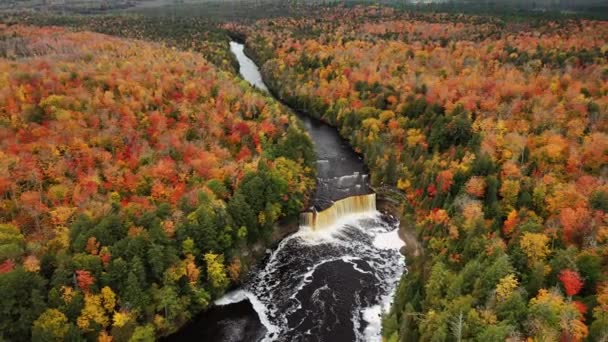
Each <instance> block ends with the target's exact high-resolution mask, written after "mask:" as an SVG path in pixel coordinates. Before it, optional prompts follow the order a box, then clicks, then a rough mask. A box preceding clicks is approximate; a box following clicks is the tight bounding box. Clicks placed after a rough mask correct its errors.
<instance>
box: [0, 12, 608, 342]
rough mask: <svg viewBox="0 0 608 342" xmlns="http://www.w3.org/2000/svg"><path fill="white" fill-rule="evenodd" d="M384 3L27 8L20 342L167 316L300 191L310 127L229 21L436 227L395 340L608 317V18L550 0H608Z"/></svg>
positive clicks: (9, 140) (11, 65)
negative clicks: (232, 43)
mask: <svg viewBox="0 0 608 342" xmlns="http://www.w3.org/2000/svg"><path fill="white" fill-rule="evenodd" d="M33 2H35V1H33ZM9 3H10V4H13V5H14V3H16V2H14V1H13V2H9ZM53 3H54V2H53V1H49V2H45V4H43V5H52V4H53ZM67 3H71V2H69V1H68V2H67ZM74 3H79V4H85V5H83V7H82V8H80V9H77V8H76V7H74V8H72V9H67V10H66V11H68V12H70V11H75V12H81V13H88V11H89V10H90V8H89V7H87V6H89V5H90V4H89V3H88V2H87V1H80V2H79V1H74ZM122 3H123V2H121V1H116V2H112V4H115V5H116V6H118V7H119V6H122V5H120V4H122ZM125 3H126V4H127V5H126V6H132V5H134V4H136V3H135V2H125ZM360 3H365V4H369V2H365V1H360ZM381 3H382V4H386V5H390V6H392V7H381V6H378V3H377V2H374V4H373V6H357V1H352V2H351V1H349V2H346V5H343V4H342V3H341V2H338V1H311V2H305V1H289V2H281V6H282V7H276V6H274V5H276V2H274V0H272V1H250V2H247V1H245V2H225V3H217V2H216V3H215V4H212V5H209V4H206V3H205V4H201V3H196V2H195V1H193V2H190V1H187V2H186V3H183V4H181V3H180V4H176V3H172V4H171V3H169V4H168V5H169V6H168V7H163V6H165V5H167V3H164V2H162V1H160V2H154V1H152V2H149V4H150V6H147V7H146V8H142V9H141V11H140V12H139V13H140V14H128V15H124V14H121V15H103V16H94V17H91V16H72V15H63V14H61V15H57V14H52V15H49V14H47V13H34V12H28V13H26V14H23V13H22V14H18V15H15V14H14V13H11V14H10V15H8V16H6V17H5V20H4V21H5V22H6V23H8V24H9V25H3V26H0V70H1V71H2V72H1V73H0V75H1V77H0V84H1V85H2V87H0V89H1V90H0V138H1V139H0V290H1V291H0V292H1V293H2V294H3V296H2V297H1V298H0V307H1V308H2V309H1V311H0V331H1V334H0V339H2V338H4V339H7V340H30V339H33V340H49V339H50V340H80V339H83V338H85V339H88V340H95V339H100V340H108V339H109V338H110V337H111V338H112V339H113V340H115V341H127V340H130V339H134V340H146V339H152V338H154V336H160V335H165V334H168V333H170V332H172V331H174V330H175V329H176V328H177V327H179V326H180V325H182V324H183V323H184V322H185V321H187V320H188V319H190V318H191V317H192V316H193V315H194V314H196V313H197V312H200V311H201V310H203V309H204V308H206V307H207V305H208V304H209V303H210V302H211V301H212V299H214V298H216V297H218V296H220V295H221V294H222V293H223V292H224V291H225V290H226V289H227V288H228V287H229V286H231V284H235V283H238V282H239V281H240V279H241V278H242V277H243V276H245V275H246V273H247V271H248V270H249V268H250V266H251V263H252V262H253V260H254V258H253V257H252V255H253V254H255V251H256V250H260V249H263V247H262V246H264V245H265V244H266V243H268V241H269V240H271V235H273V233H274V232H276V224H275V223H276V222H277V221H279V220H282V219H283V220H286V219H288V218H291V219H293V218H294V217H296V216H297V213H298V212H299V211H300V210H301V209H302V208H303V207H304V206H305V204H306V202H307V200H308V194H309V191H310V190H311V189H312V188H313V187H314V180H313V179H314V178H313V177H314V171H313V167H312V163H313V159H314V156H313V153H312V145H311V142H310V139H309V138H308V136H307V135H306V134H305V133H304V132H303V130H302V129H301V128H300V126H299V124H298V122H297V120H296V119H295V118H294V117H293V116H292V115H291V114H290V113H289V112H288V111H287V110H286V109H285V107H283V106H281V105H280V104H278V103H277V102H276V101H273V100H271V99H270V98H269V97H268V96H266V95H264V94H262V93H260V92H258V91H256V90H253V89H252V88H250V87H249V86H248V85H247V84H245V82H243V81H239V80H238V79H236V76H235V75H236V72H237V65H236V64H235V60H234V57H233V56H232V55H231V54H230V52H229V50H228V41H229V39H230V36H232V37H238V38H239V39H243V40H244V41H246V48H247V52H248V54H249V55H251V56H252V57H254V58H255V59H256V61H257V62H258V64H259V65H263V74H264V77H265V79H266V81H267V83H268V85H269V87H270V88H271V90H272V92H273V93H275V94H276V95H277V96H278V97H279V98H280V99H282V100H283V101H285V102H286V103H288V104H290V105H291V106H292V107H294V108H296V109H300V110H303V111H305V112H306V113H308V114H310V115H313V116H315V117H317V118H319V119H321V120H323V121H325V122H327V123H330V124H331V125H334V126H336V128H337V129H338V130H339V131H340V134H341V135H342V136H343V137H344V138H345V139H348V141H349V142H350V143H351V145H352V146H353V147H354V148H355V149H356V150H357V151H358V152H360V153H361V154H362V155H363V156H364V159H365V162H366V164H367V165H368V166H369V168H370V170H371V176H372V183H373V185H374V187H375V188H376V189H377V190H378V192H379V195H380V196H386V197H391V198H393V199H394V200H395V201H398V202H399V203H401V210H402V212H403V216H402V217H401V219H402V221H403V222H404V224H405V225H406V226H409V227H408V228H409V229H410V230H412V231H414V232H415V233H416V235H417V236H418V237H419V238H420V240H421V241H422V244H423V246H424V254H423V255H421V256H420V257H418V258H413V257H410V258H408V268H409V272H408V273H407V274H406V275H404V277H403V279H402V280H401V283H400V286H399V288H398V290H397V293H396V296H395V301H394V304H393V307H392V309H391V311H390V312H388V313H386V315H385V317H384V324H383V334H384V338H385V339H386V340H387V341H391V342H393V341H412V340H421V341H431V340H432V341H448V340H477V341H494V340H496V341H498V340H506V339H511V340H524V339H526V338H532V339H534V340H548V341H554V340H563V341H583V340H589V341H601V340H603V339H606V338H608V274H607V273H606V270H607V263H608V259H607V253H608V248H606V243H607V240H608V183H607V177H608V44H607V42H608V24H607V23H606V22H605V21H591V20H586V19H580V18H577V17H576V16H572V15H571V14H569V12H567V13H563V12H554V10H555V9H557V10H562V9H569V8H570V7H573V6H572V5H577V6H578V5H581V6H583V7H585V6H589V7H588V8H597V7H594V6H596V5H602V3H598V2H594V1H591V0H590V1H589V2H576V4H574V3H573V2H571V1H561V2H555V1H552V2H550V4H548V2H544V1H536V2H523V1H515V2H491V1H490V2H486V1H466V3H464V2H455V1H451V2H444V3H439V4H437V3H435V4H431V5H424V6H419V5H416V4H413V2H409V1H383V2H381ZM22 4H25V2H24V3H22ZM158 4H160V5H162V6H161V7H158V6H156V5H158ZM322 4H324V5H328V6H327V7H322V6H320V5H322ZM510 4H512V5H514V7H509V10H508V11H503V10H504V9H505V8H506V7H504V6H505V5H510ZM37 6H38V5H37ZM206 6H209V7H206ZM235 6H236V7H235ZM522 6H523V7H526V8H525V10H526V12H521V10H523V8H522ZM528 6H532V8H530V7H528ZM110 7H111V6H110ZM118 7H116V8H118ZM574 7H575V6H574ZM14 8H16V7H14ZM14 8H13V9H14ZM83 8H84V10H83ZM402 8H405V9H406V11H402V10H401V9H402ZM599 8H601V6H600V7H599ZM108 9H109V10H112V8H104V9H101V11H102V12H106V10H108ZM207 9H212V10H207ZM98 10H100V9H95V10H94V11H95V12H97V11H98ZM530 10H531V11H530ZM437 11H442V13H437ZM443 11H445V13H444V12H443ZM462 11H465V12H467V13H470V12H476V11H477V12H482V13H485V14H487V13H491V14H497V13H498V14H500V15H498V16H487V15H465V14H461V13H454V12H462ZM549 12H550V13H549ZM142 13H143V14H142ZM602 15H603V13H602V12H601V11H598V12H597V13H593V16H594V17H598V16H599V17H601V16H602ZM241 16H242V17H243V18H240V17H241ZM237 18H238V19H241V20H235V19H237ZM260 18H261V19H260ZM253 19H260V20H257V21H254V20H253ZM224 20H229V21H231V22H229V23H222V24H221V25H220V24H218V22H221V21H224ZM22 23H27V24H31V25H40V26H44V27H42V28H33V27H28V26H22ZM15 24H17V25H15ZM46 25H60V26H68V27H70V29H65V28H57V27H47V26H46ZM77 30H87V31H95V32H101V33H105V34H110V35H115V36H119V37H123V38H113V37H110V36H106V35H102V34H96V33H90V32H77ZM134 39H146V40H151V41H154V42H160V43H158V44H157V43H144V42H143V41H140V40H134ZM161 44H162V45H161Z"/></svg>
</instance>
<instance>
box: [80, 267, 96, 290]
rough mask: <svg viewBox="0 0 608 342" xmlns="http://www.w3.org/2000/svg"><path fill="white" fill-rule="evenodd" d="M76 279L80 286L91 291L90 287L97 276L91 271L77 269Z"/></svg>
mask: <svg viewBox="0 0 608 342" xmlns="http://www.w3.org/2000/svg"><path fill="white" fill-rule="evenodd" d="M76 281H77V282H78V287H80V288H81V289H82V290H83V291H84V292H89V287H90V286H91V285H93V284H94V283H95V278H94V277H93V276H92V275H91V272H89V271H85V270H76Z"/></svg>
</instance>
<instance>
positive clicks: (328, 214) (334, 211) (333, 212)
mask: <svg viewBox="0 0 608 342" xmlns="http://www.w3.org/2000/svg"><path fill="white" fill-rule="evenodd" d="M375 210H376V194H369V195H358V196H350V197H347V198H344V199H341V200H339V201H336V202H334V204H333V205H332V206H331V207H329V208H327V209H325V210H323V211H312V212H304V213H302V214H301V215H300V225H301V226H308V227H311V228H312V229H313V230H319V229H324V228H326V227H329V226H331V225H333V224H335V223H336V221H338V219H339V218H341V217H344V216H348V215H352V214H359V213H366V212H371V211H375Z"/></svg>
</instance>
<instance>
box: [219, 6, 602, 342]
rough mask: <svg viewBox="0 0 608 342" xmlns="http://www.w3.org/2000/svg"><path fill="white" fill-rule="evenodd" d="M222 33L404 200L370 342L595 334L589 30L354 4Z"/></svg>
mask: <svg viewBox="0 0 608 342" xmlns="http://www.w3.org/2000/svg"><path fill="white" fill-rule="evenodd" d="M226 28H227V29H230V30H235V31H238V32H240V33H241V34H244V35H246V36H247V37H248V38H247V46H248V48H249V50H250V51H252V52H253V53H252V55H253V56H255V57H256V58H257V59H258V62H260V63H263V64H264V67H263V73H264V77H265V79H266V80H267V83H268V84H269V86H270V87H271V88H272V89H273V91H274V92H276V93H277V94H278V95H279V96H280V97H281V98H282V99H284V100H285V101H287V102H288V103H290V104H291V105H293V106H294V107H296V108H299V109H303V110H305V111H307V112H308V113H310V114H311V115H314V116H316V117H319V118H320V119H322V120H324V121H327V122H329V123H330V124H332V125H335V126H336V127H337V128H338V129H339V130H340V133H341V134H342V135H343V136H344V137H345V138H347V139H348V140H349V141H350V142H351V144H352V145H353V146H354V148H355V149H356V150H358V151H359V152H361V153H363V155H364V157H365V161H366V163H367V164H368V166H369V167H370V169H371V170H372V183H374V185H376V186H378V185H383V186H384V188H389V189H391V188H392V189H394V190H399V191H401V192H402V194H403V197H404V198H405V199H406V200H405V201H404V202H403V203H402V209H403V212H404V216H403V217H402V221H403V222H405V223H406V225H409V229H411V230H414V231H416V232H417V234H418V237H419V238H420V240H421V241H422V242H423V245H424V249H425V253H424V256H423V257H420V258H419V259H412V258H408V263H409V265H410V267H409V270H410V271H409V272H408V273H407V274H405V275H404V277H403V279H402V280H401V283H400V285H399V288H398V290H397V294H396V296H395V302H394V304H393V307H392V309H391V311H390V312H388V313H386V316H385V318H384V322H383V335H384V338H386V340H388V341H449V340H477V341H500V340H507V339H514V340H521V339H526V338H532V339H539V340H551V341H554V340H571V341H581V340H592V341H597V340H602V339H605V338H607V336H608V310H607V308H608V306H607V303H608V301H607V300H606V298H608V297H606V294H607V293H608V292H607V291H608V282H607V280H608V279H607V278H606V265H607V264H606V259H605V257H604V255H605V253H606V242H607V240H606V232H607V228H608V222H607V221H606V217H607V216H606V213H607V210H608V185H607V181H606V171H607V169H606V167H607V165H608V159H607V158H608V157H607V156H608V134H607V130H608V126H607V123H608V120H606V115H607V114H606V113H607V109H608V103H607V102H606V97H605V94H606V90H607V89H608V88H607V87H608V83H607V81H608V79H607V78H606V75H607V74H606V70H608V63H607V61H608V55H607V54H606V53H607V52H608V50H606V47H605V46H604V42H605V41H606V39H607V38H608V25H606V23H605V22H589V21H560V22H545V24H544V25H542V26H541V25H537V22H527V21H525V20H523V21H510V22H506V21H502V20H496V19H495V18H487V17H469V16H463V15H456V16H452V15H447V14H428V15H426V16H425V15H422V14H419V13H418V14H402V13H399V12H396V11H395V10H393V9H387V8H378V7H371V8H364V7H355V8H352V9H345V8H337V9H335V10H334V11H328V12H326V13H324V14H323V15H321V16H319V17H317V18H314V19H313V18H309V19H306V18H303V19H298V20H294V19H287V18H286V19H269V20H261V21H258V22H257V23H256V25H254V26H244V25H238V24H229V25H226ZM303 28H306V30H307V31H308V32H313V31H314V32H316V34H315V36H314V37H313V36H311V35H300V34H299V32H301V30H302V29H303Z"/></svg>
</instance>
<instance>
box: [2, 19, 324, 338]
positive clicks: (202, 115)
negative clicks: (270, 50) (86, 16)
mask: <svg viewBox="0 0 608 342" xmlns="http://www.w3.org/2000/svg"><path fill="white" fill-rule="evenodd" d="M201 43H203V42H201ZM221 46H223V45H221ZM226 48H227V44H226ZM0 50H1V51H0V52H1V54H0V56H3V58H0V75H1V76H0V289H2V292H3V295H2V299H0V304H1V306H2V308H3V313H2V314H0V339H2V338H4V339H7V340H11V341H19V340H29V339H30V338H31V336H32V334H42V335H45V334H46V335H48V336H58V338H59V339H61V338H63V337H65V336H66V334H67V333H68V331H69V334H70V336H71V337H69V338H70V339H74V340H81V339H82V338H84V336H85V335H86V336H87V338H88V339H97V337H99V339H100V340H110V339H112V337H113V336H117V338H119V340H128V339H129V338H130V337H131V336H132V335H134V336H136V337H134V338H135V339H137V338H139V337H137V336H138V334H143V332H142V331H145V332H146V334H148V336H150V334H151V335H152V336H160V335H166V334H168V333H170V332H172V331H174V330H175V329H176V328H177V327H178V326H180V325H182V324H184V323H185V322H186V321H187V320H188V319H190V318H191V317H192V316H194V315H195V314H196V313H198V312H199V311H201V310H202V309H204V308H205V307H207V306H208V305H209V303H210V302H211V301H212V300H213V299H214V298H216V297H217V296H220V295H221V294H223V292H224V291H225V290H226V289H227V288H228V286H229V285H230V283H231V282H238V281H239V280H240V269H241V265H243V267H249V266H250V263H251V262H252V261H253V258H252V257H251V256H249V257H245V256H246V255H251V253H252V252H251V251H249V248H250V246H251V244H253V243H262V244H264V243H268V242H269V241H270V236H271V234H272V232H273V230H274V228H275V224H276V223H277V221H278V220H280V219H283V218H286V217H289V218H293V217H297V214H298V213H299V211H300V210H301V209H302V208H304V207H305V206H306V202H307V200H308V195H309V192H310V189H312V188H313V185H314V177H313V176H314V171H313V168H312V161H313V158H314V155H313V152H312V144H311V141H310V139H309V137H308V136H307V134H306V133H304V131H303V129H302V128H301V127H300V126H299V124H298V122H296V121H295V116H293V115H292V114H291V113H290V112H288V111H287V110H286V109H285V108H284V107H283V106H281V105H280V104H278V103H277V102H276V101H272V100H271V99H269V98H267V97H266V96H264V95H263V94H260V93H259V92H257V91H255V90H254V89H252V88H250V87H248V86H246V85H243V84H240V83H239V81H238V80H236V79H235V76H234V75H233V74H230V73H227V72H225V71H220V70H219V69H218V68H216V67H215V66H214V65H213V64H211V63H209V62H208V61H207V60H205V59H204V58H203V57H202V56H201V55H199V54H197V53H195V52H180V51H177V50H175V49H171V48H167V47H164V46H161V45H155V44H151V43H145V42H142V41H137V40H124V39H119V38H113V37H110V36H105V35H101V34H95V33H90V32H74V31H69V30H66V29H62V28H57V27H43V28H33V27H27V26H19V25H13V26H10V27H9V26H5V25H0ZM223 53H229V52H227V50H226V51H223ZM295 142H297V146H296V145H295ZM209 256H214V257H213V258H210V257H209ZM225 260H232V263H231V265H230V266H229V268H228V270H227V269H226V266H225V265H224V263H225ZM204 270H208V272H209V274H207V272H205V271H204ZM17 297H19V298H17ZM21 297H24V298H27V300H21ZM51 307H52V308H53V309H48V308H51ZM15 322H19V324H15ZM34 322H35V323H34ZM36 336H38V337H36V338H39V336H40V335H36ZM66 338H67V337H66ZM144 340H145V339H144Z"/></svg>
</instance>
